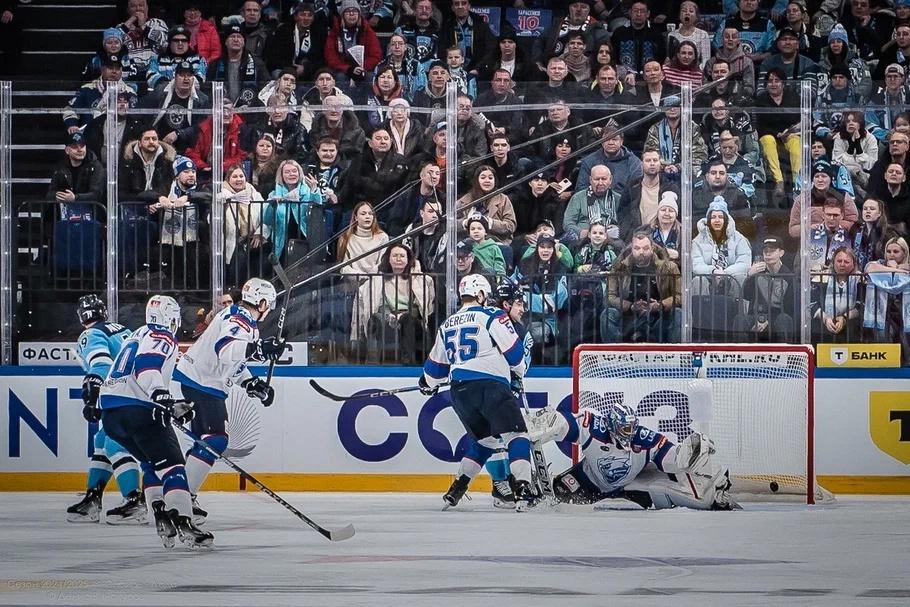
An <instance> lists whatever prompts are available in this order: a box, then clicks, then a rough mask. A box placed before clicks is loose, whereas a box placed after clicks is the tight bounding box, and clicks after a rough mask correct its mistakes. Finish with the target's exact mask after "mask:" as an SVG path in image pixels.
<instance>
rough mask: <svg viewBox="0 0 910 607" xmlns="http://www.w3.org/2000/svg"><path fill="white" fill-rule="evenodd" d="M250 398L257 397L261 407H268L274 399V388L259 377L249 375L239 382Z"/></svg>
mask: <svg viewBox="0 0 910 607" xmlns="http://www.w3.org/2000/svg"><path fill="white" fill-rule="evenodd" d="M240 387H241V388H243V389H245V390H246V393H247V396H249V397H250V398H258V399H259V400H261V401H262V406H263V407H268V406H269V405H271V404H272V402H274V400H275V388H273V387H272V386H270V385H268V384H267V383H265V382H264V381H262V378H261V377H251V378H249V379H246V380H244V381H243V382H241V383H240Z"/></svg>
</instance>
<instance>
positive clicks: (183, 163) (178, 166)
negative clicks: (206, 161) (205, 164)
mask: <svg viewBox="0 0 910 607" xmlns="http://www.w3.org/2000/svg"><path fill="white" fill-rule="evenodd" d="M195 170H196V163H195V162H193V161H192V160H191V159H189V158H187V157H186V156H177V157H176V158H174V175H179V174H180V173H182V172H183V171H195Z"/></svg>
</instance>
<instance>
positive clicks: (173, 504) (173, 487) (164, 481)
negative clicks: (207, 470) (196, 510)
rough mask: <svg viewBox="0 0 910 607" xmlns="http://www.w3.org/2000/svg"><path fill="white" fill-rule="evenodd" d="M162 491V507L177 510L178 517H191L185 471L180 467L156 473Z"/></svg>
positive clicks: (191, 507) (191, 511)
mask: <svg viewBox="0 0 910 607" xmlns="http://www.w3.org/2000/svg"><path fill="white" fill-rule="evenodd" d="M158 476H159V477H160V478H161V486H162V489H163V491H164V507H165V508H166V509H167V510H177V513H178V514H179V515H180V516H193V502H192V498H190V488H189V486H188V485H187V482H186V469H185V468H184V467H183V466H181V465H179V464H178V465H176V466H171V467H169V468H164V469H163V470H159V471H158Z"/></svg>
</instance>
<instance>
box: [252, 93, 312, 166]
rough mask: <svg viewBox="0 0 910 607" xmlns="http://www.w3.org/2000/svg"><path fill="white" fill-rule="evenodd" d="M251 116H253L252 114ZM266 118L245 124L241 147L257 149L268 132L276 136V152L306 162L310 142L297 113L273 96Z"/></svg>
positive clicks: (284, 156) (301, 162) (302, 162)
mask: <svg viewBox="0 0 910 607" xmlns="http://www.w3.org/2000/svg"><path fill="white" fill-rule="evenodd" d="M249 118H252V116H251V115H250V116H249ZM264 118H265V119H264V120H262V121H257V122H254V123H253V124H248V125H244V128H242V129H241V135H240V147H242V148H243V149H245V150H255V149H256V142H257V141H259V140H260V139H261V138H262V136H263V135H264V134H266V133H271V134H272V135H273V136H274V137H275V152H276V153H277V154H278V155H279V156H281V157H283V158H290V159H292V160H296V161H297V162H299V163H300V164H306V160H307V156H309V151H310V145H309V144H310V142H309V138H308V134H307V132H306V129H305V128H303V125H302V124H300V119H299V118H298V116H297V114H296V113H294V112H291V111H290V108H289V107H288V106H287V105H284V102H282V101H281V100H279V99H277V98H276V97H272V99H270V100H269V106H268V110H267V111H266V115H265V117H264Z"/></svg>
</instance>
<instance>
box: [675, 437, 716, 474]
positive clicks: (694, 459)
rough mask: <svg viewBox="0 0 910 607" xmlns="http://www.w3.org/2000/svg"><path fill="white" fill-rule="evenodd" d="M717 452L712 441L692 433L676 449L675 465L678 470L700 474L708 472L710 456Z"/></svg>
mask: <svg viewBox="0 0 910 607" xmlns="http://www.w3.org/2000/svg"><path fill="white" fill-rule="evenodd" d="M716 452H717V450H716V449H715V448H714V441H712V440H711V439H710V438H708V437H707V436H705V435H704V434H699V433H698V432H693V433H692V434H690V435H689V436H687V437H686V438H685V440H683V442H681V443H680V444H679V445H677V447H676V465H677V467H678V468H679V470H688V471H690V472H700V471H702V470H705V471H707V470H710V468H709V465H710V462H711V456H713V455H714V454H715V453H716Z"/></svg>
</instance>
